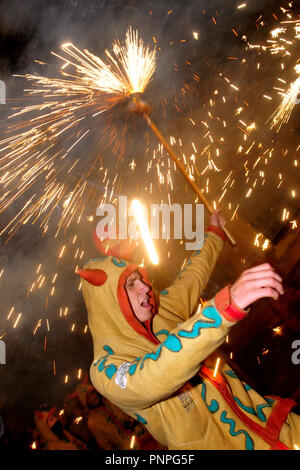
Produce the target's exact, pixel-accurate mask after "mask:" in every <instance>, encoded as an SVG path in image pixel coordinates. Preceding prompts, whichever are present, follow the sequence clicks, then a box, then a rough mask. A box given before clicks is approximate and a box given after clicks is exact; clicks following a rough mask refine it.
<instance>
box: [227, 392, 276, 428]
mask: <svg viewBox="0 0 300 470" xmlns="http://www.w3.org/2000/svg"><path fill="white" fill-rule="evenodd" d="M234 399H235V401H236V402H237V404H238V405H239V407H240V408H242V410H244V411H247V412H248V413H250V414H252V415H254V416H257V417H258V419H260V420H261V421H262V422H263V423H265V422H266V421H267V418H266V416H265V414H264V413H263V411H262V409H263V408H270V407H272V403H273V402H274V400H273V399H272V398H267V402H268V403H262V404H261V405H257V406H256V411H255V409H254V408H253V407H252V406H246V405H244V404H243V403H242V402H241V400H240V399H239V398H238V397H234Z"/></svg>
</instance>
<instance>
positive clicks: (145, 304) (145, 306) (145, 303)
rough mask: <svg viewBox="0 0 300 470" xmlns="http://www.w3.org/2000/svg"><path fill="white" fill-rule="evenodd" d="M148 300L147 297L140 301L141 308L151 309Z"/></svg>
mask: <svg viewBox="0 0 300 470" xmlns="http://www.w3.org/2000/svg"><path fill="white" fill-rule="evenodd" d="M149 300H150V298H149V297H146V298H144V299H143V300H142V302H141V306H142V307H143V308H151V305H150V302H149Z"/></svg>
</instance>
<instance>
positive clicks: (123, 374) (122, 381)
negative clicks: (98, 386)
mask: <svg viewBox="0 0 300 470" xmlns="http://www.w3.org/2000/svg"><path fill="white" fill-rule="evenodd" d="M130 366H131V364H130V362H123V364H121V365H120V367H119V368H118V370H117V375H116V378H115V382H116V384H117V385H119V387H121V388H123V389H125V388H127V372H128V370H129V367H130Z"/></svg>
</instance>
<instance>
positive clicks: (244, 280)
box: [230, 263, 284, 309]
mask: <svg viewBox="0 0 300 470" xmlns="http://www.w3.org/2000/svg"><path fill="white" fill-rule="evenodd" d="M283 293H284V290H283V287H282V279H281V277H280V276H279V274H277V273H276V272H275V271H274V269H273V268H272V266H270V265H269V264H268V263H264V264H260V265H258V266H255V267H254V268H250V269H247V270H246V271H244V272H243V273H242V274H241V276H240V277H239V278H238V279H237V280H236V281H235V283H234V284H233V285H232V286H231V288H230V295H231V299H232V300H233V302H234V303H235V304H236V305H237V306H238V307H240V308H242V309H244V308H246V307H248V306H249V305H250V304H252V303H253V302H255V301H256V300H258V299H261V298H263V297H272V298H273V299H275V300H277V299H278V297H279V295H280V294H283Z"/></svg>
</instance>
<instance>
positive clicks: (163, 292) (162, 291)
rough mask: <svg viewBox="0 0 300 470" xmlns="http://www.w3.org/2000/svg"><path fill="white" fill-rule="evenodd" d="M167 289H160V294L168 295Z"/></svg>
mask: <svg viewBox="0 0 300 470" xmlns="http://www.w3.org/2000/svg"><path fill="white" fill-rule="evenodd" d="M168 294H169V291H168V290H167V289H164V290H161V291H160V295H168Z"/></svg>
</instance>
